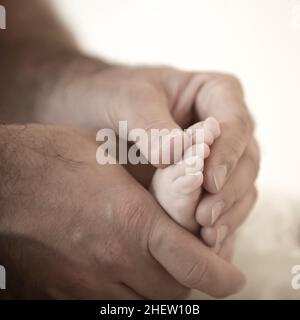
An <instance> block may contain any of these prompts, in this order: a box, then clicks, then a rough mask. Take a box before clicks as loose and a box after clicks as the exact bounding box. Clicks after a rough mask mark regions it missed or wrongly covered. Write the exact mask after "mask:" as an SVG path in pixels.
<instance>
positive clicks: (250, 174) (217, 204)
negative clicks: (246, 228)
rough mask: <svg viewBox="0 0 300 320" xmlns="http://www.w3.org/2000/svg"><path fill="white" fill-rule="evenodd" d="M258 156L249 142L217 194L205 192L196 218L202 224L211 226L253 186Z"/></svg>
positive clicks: (253, 143)
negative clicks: (234, 168)
mask: <svg viewBox="0 0 300 320" xmlns="http://www.w3.org/2000/svg"><path fill="white" fill-rule="evenodd" d="M258 167H259V157H258V153H257V146H256V142H255V141H254V140H253V142H252V143H250V144H249V145H248V147H247V149H246V151H245V153H244V154H243V156H242V157H241V160H240V161H239V163H238V164H237V167H236V170H235V171H234V172H233V173H232V175H231V176H230V178H229V179H228V181H227V182H226V184H225V185H224V187H223V189H222V190H221V191H220V192H219V193H217V194H209V193H207V194H206V195H205V196H204V197H203V199H201V201H200V203H199V206H198V208H197V211H196V219H197V221H198V223H199V224H200V225H202V226H212V225H213V224H214V223H215V222H216V221H217V219H218V218H219V217H220V216H221V215H222V214H223V213H224V212H227V211H228V210H229V209H230V208H231V207H232V206H233V205H234V204H235V203H236V202H237V201H239V200H240V199H242V198H243V197H244V196H245V195H246V193H247V192H248V190H249V189H250V188H252V187H253V184H254V181H255V179H256V177H257V173H258Z"/></svg>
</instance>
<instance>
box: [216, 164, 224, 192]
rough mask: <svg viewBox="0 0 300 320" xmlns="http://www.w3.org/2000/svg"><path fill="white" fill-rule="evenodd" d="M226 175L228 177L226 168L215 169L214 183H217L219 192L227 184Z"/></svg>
mask: <svg viewBox="0 0 300 320" xmlns="http://www.w3.org/2000/svg"><path fill="white" fill-rule="evenodd" d="M226 175H227V168H226V166H219V167H217V168H216V169H215V172H214V182H215V186H216V189H217V191H220V190H221V189H222V187H223V185H224V183H225V179H226Z"/></svg>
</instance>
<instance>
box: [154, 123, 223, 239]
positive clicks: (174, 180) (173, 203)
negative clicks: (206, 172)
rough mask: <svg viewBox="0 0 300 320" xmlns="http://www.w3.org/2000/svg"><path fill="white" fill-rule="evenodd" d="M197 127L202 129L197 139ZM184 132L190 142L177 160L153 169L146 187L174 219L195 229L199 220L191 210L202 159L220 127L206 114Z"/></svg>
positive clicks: (199, 183)
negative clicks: (164, 166) (200, 137)
mask: <svg viewBox="0 0 300 320" xmlns="http://www.w3.org/2000/svg"><path fill="white" fill-rule="evenodd" d="M197 129H203V130H202V132H203V135H202V142H201V141H200V143H198V142H199V139H198V141H197V133H199V131H197ZM188 132H189V134H191V135H192V136H193V145H192V146H191V147H190V148H188V149H187V150H186V151H185V152H184V155H183V159H182V160H181V161H180V162H178V163H176V164H174V165H171V166H169V167H167V168H164V169H157V170H156V172H155V174H154V176H153V179H152V182H151V187H150V191H151V192H152V193H153V195H154V196H155V198H156V199H157V201H158V202H159V203H160V205H161V206H162V207H163V208H164V209H165V210H166V212H167V213H168V214H169V215H170V216H171V217H172V218H173V219H174V220H175V221H176V222H177V223H179V224H180V225H181V226H183V227H184V228H186V229H188V230H189V231H191V232H193V233H196V232H198V231H199V224H198V223H197V222H196V219H195V210H196V207H197V205H198V202H199V198H200V195H201V191H202V190H201V186H202V183H203V167H204V159H205V158H207V157H208V155H209V151H210V149H209V146H211V145H212V144H213V142H214V140H215V139H216V138H217V137H218V136H219V135H220V127H219V124H218V122H217V121H216V120H215V119H214V118H208V119H206V120H205V121H203V122H198V123H196V124H194V125H193V126H191V127H190V128H189V130H188Z"/></svg>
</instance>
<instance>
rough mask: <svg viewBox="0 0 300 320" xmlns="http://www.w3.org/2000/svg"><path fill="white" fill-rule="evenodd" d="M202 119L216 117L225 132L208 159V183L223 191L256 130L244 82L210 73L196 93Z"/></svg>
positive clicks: (211, 188)
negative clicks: (243, 86) (244, 92)
mask: <svg viewBox="0 0 300 320" xmlns="http://www.w3.org/2000/svg"><path fill="white" fill-rule="evenodd" d="M196 113H197V115H198V117H199V118H200V119H205V118H207V117H214V118H216V119H217V120H218V121H219V123H220V127H221V132H222V134H221V136H220V137H219V139H218V140H217V141H215V143H214V145H213V146H212V148H211V154H210V157H209V159H208V160H207V163H206V170H205V174H204V177H205V179H204V180H205V183H204V187H205V189H206V190H207V191H209V192H211V193H217V192H219V191H220V190H221V189H222V188H223V186H224V184H225V183H226V181H227V180H228V178H229V177H230V175H231V173H232V172H233V171H234V169H235V167H236V165H237V163H238V162H239V160H240V158H241V156H242V154H243V153H244V151H245V149H246V147H247V145H248V143H249V140H250V138H251V137H252V133H253V127H254V125H253V120H252V117H251V116H250V114H249V112H248V109H247V107H246V105H245V101H244V95H243V90H242V88H241V85H240V82H239V81H238V80H237V79H236V78H235V77H233V76H229V75H211V74H208V76H207V79H206V81H204V84H203V85H202V87H201V88H200V90H199V92H198V94H197V97H196Z"/></svg>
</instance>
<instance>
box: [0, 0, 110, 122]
mask: <svg viewBox="0 0 300 320" xmlns="http://www.w3.org/2000/svg"><path fill="white" fill-rule="evenodd" d="M2 3H3V5H4V6H5V8H6V12H7V30H5V31H2V32H1V33H0V43H1V56H0V69H1V73H0V111H1V115H0V121H1V122H7V123H16V122H32V121H41V122H43V121H46V120H47V119H46V118H47V117H43V116H42V115H43V114H45V115H48V118H49V122H59V121H56V120H59V118H60V117H63V118H64V115H69V114H70V112H69V110H68V108H70V109H71V108H74V106H71V104H73V103H72V100H69V99H66V96H67V92H68V87H69V86H70V84H72V81H73V79H77V78H78V76H80V77H88V76H89V75H90V74H91V73H93V72H96V71H99V70H102V69H104V68H105V67H107V65H106V64H105V63H104V62H102V61H100V60H98V59H93V58H90V57H87V56H85V55H84V54H82V53H81V51H80V49H79V48H78V46H77V44H76V42H75V41H74V39H73V37H72V36H71V34H70V33H69V32H68V30H67V29H66V28H65V27H64V26H63V25H62V24H61V22H60V21H59V19H58V18H57V16H56V14H55V12H54V11H53V9H52V7H51V1H49V0H48V1H47V0H27V1H20V0H6V1H2ZM75 110H76V109H75ZM73 114H74V119H70V123H72V124H73V123H76V122H78V124H79V125H80V124H82V123H80V122H81V119H80V117H79V115H78V116H77V115H76V112H73Z"/></svg>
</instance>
